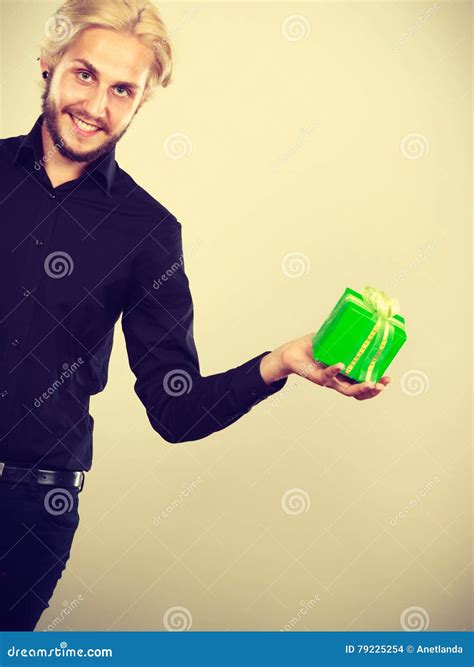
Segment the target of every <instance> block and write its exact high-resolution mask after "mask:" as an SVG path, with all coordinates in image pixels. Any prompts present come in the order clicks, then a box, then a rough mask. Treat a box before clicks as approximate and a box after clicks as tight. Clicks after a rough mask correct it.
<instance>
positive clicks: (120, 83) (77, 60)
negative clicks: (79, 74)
mask: <svg viewBox="0 0 474 667" xmlns="http://www.w3.org/2000/svg"><path fill="white" fill-rule="evenodd" d="M71 63H81V64H82V65H84V66H85V67H87V69H89V70H90V71H91V72H92V74H93V75H94V76H96V77H97V78H99V70H98V69H97V67H94V65H93V64H92V63H90V62H89V61H88V60H86V59H85V58H74V60H71ZM114 85H115V86H124V87H128V88H130V89H131V90H134V91H137V90H140V86H137V84H136V83H130V82H129V81H118V82H117V83H115V84H114Z"/></svg>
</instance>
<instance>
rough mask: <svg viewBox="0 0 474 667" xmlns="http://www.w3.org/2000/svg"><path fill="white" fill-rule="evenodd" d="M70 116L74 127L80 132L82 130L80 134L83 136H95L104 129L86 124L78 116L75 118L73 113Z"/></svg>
mask: <svg viewBox="0 0 474 667" xmlns="http://www.w3.org/2000/svg"><path fill="white" fill-rule="evenodd" d="M68 115H69V116H70V117H71V119H72V122H73V124H74V126H75V127H76V128H77V129H78V130H80V132H81V133H82V134H86V135H93V134H97V132H99V131H100V130H101V129H102V128H100V127H98V126H97V125H91V124H90V123H86V122H85V121H83V120H81V119H80V118H78V116H74V115H73V114H71V113H70V114H68Z"/></svg>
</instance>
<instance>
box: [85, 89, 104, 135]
mask: <svg viewBox="0 0 474 667" xmlns="http://www.w3.org/2000/svg"><path fill="white" fill-rule="evenodd" d="M83 108H84V110H85V112H86V113H87V115H88V117H89V120H90V122H91V123H94V122H96V123H97V125H100V126H102V127H103V126H105V125H106V122H105V121H106V115H107V114H106V111H107V88H105V87H104V88H101V87H100V86H97V87H96V89H95V90H91V91H90V94H89V96H88V98H87V99H86V100H85V102H84V104H83Z"/></svg>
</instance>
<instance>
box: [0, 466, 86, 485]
mask: <svg viewBox="0 0 474 667" xmlns="http://www.w3.org/2000/svg"><path fill="white" fill-rule="evenodd" d="M85 478H86V476H85V473H84V472H83V471H82V470H80V471H77V472H75V471H72V470H40V469H39V468H21V467H20V466H11V465H8V463H4V462H3V461H0V483H1V482H2V480H3V481H5V482H27V483H31V482H35V483H36V484H51V485H53V486H62V487H79V491H82V489H83V487H84V481H85Z"/></svg>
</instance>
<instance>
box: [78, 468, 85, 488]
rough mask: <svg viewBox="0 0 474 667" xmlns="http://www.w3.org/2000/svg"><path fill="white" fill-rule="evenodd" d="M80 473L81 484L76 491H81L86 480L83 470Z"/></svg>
mask: <svg viewBox="0 0 474 667" xmlns="http://www.w3.org/2000/svg"><path fill="white" fill-rule="evenodd" d="M81 475H82V477H81V484H80V486H79V491H78V493H80V492H81V491H82V489H83V488H84V482H85V481H86V474H85V473H84V472H82V471H81Z"/></svg>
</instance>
